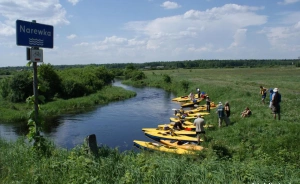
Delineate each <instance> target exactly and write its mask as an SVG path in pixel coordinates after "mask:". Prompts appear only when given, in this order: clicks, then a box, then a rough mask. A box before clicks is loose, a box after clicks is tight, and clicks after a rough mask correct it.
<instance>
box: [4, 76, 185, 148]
mask: <svg viewBox="0 0 300 184" xmlns="http://www.w3.org/2000/svg"><path fill="white" fill-rule="evenodd" d="M114 85H115V86H121V87H123V88H125V89H127V90H131V91H135V92H136V93H137V96H136V97H133V98H131V99H127V100H124V101H118V102H112V103H110V104H108V105H105V106H97V107H96V108H94V109H93V110H90V111H88V112H85V113H81V114H66V115H63V116H60V117H58V118H56V119H53V120H51V125H50V126H47V128H46V130H45V136H46V137H49V138H50V139H51V140H53V142H54V143H55V144H56V145H57V146H60V147H63V148H73V147H75V146H76V145H78V144H82V143H83V140H84V138H85V137H86V136H88V135H90V134H95V135H96V137H97V142H98V145H100V144H104V145H107V146H109V147H111V148H115V147H118V149H119V150H120V151H124V150H130V149H132V147H133V140H135V139H137V140H144V141H149V140H150V139H149V138H148V137H146V136H145V135H144V133H143V132H142V130H141V129H142V128H154V127H157V125H158V124H165V123H167V122H169V118H170V117H171V116H173V113H174V111H172V108H179V107H180V105H179V104H178V103H176V102H172V101H171V99H172V98H174V95H173V94H171V93H168V92H166V91H164V90H162V89H158V88H150V87H145V88H134V87H131V86H127V85H123V84H121V82H119V81H116V82H115V83H114ZM22 129H23V130H22ZM25 129H26V128H25ZM24 134H25V133H24V128H22V127H19V126H18V125H11V124H5V123H1V122H0V137H1V138H4V139H7V140H12V141H14V140H16V139H17V138H18V137H19V136H22V135H24Z"/></svg>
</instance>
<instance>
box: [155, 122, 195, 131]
mask: <svg viewBox="0 0 300 184" xmlns="http://www.w3.org/2000/svg"><path fill="white" fill-rule="evenodd" d="M173 125H174V124H167V126H168V127H169V128H173ZM165 126H166V125H158V126H157V127H158V128H159V129H164V127H165ZM182 126H183V128H184V130H187V131H191V130H196V127H195V126H194V125H182Z"/></svg>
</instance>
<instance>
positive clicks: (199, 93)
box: [197, 88, 201, 98]
mask: <svg viewBox="0 0 300 184" xmlns="http://www.w3.org/2000/svg"><path fill="white" fill-rule="evenodd" d="M197 93H198V98H201V91H200V88H197Z"/></svg>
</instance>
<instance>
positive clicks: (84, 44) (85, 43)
mask: <svg viewBox="0 0 300 184" xmlns="http://www.w3.org/2000/svg"><path fill="white" fill-rule="evenodd" d="M88 45H89V43H87V42H82V43H78V44H75V46H84V47H85V46H88Z"/></svg>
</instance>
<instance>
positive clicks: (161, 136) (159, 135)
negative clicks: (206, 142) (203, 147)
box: [145, 131, 197, 142]
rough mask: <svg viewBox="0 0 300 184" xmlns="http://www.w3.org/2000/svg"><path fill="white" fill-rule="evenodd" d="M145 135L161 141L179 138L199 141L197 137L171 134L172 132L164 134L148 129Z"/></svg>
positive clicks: (187, 140) (185, 140)
mask: <svg viewBox="0 0 300 184" xmlns="http://www.w3.org/2000/svg"><path fill="white" fill-rule="evenodd" d="M145 135H146V136H147V137H149V138H151V139H153V140H156V141H160V140H161V139H163V140H179V141H184V142H197V138H196V137H189V136H186V135H176V134H175V135H170V134H164V133H160V132H151V131H149V132H148V131H146V132H145Z"/></svg>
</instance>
